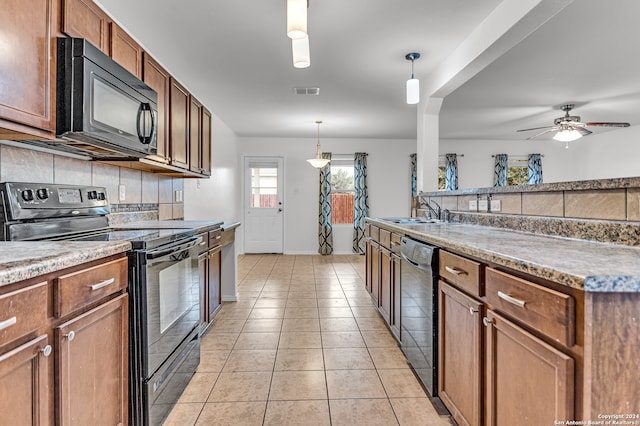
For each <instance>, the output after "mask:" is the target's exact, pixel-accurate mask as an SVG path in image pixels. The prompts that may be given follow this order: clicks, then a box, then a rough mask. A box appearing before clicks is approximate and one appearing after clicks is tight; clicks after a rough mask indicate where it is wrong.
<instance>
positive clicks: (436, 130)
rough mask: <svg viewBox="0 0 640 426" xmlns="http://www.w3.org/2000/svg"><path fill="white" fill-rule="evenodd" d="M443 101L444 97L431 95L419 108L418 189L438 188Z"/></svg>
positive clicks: (433, 189)
mask: <svg viewBox="0 0 640 426" xmlns="http://www.w3.org/2000/svg"><path fill="white" fill-rule="evenodd" d="M442 101H443V99H442V98H435V97H430V98H428V99H427V100H426V101H425V102H423V103H421V104H420V106H421V108H418V150H417V151H416V152H417V153H418V167H417V181H418V191H437V190H438V155H439V153H440V108H442Z"/></svg>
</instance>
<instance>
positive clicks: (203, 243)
mask: <svg viewBox="0 0 640 426" xmlns="http://www.w3.org/2000/svg"><path fill="white" fill-rule="evenodd" d="M205 244H207V243H205V242H204V241H203V242H201V243H200V244H198V245H199V246H203V245H205Z"/></svg>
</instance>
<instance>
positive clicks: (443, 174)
mask: <svg viewBox="0 0 640 426" xmlns="http://www.w3.org/2000/svg"><path fill="white" fill-rule="evenodd" d="M446 188H447V165H446V164H444V162H443V161H442V160H441V161H440V164H438V189H446Z"/></svg>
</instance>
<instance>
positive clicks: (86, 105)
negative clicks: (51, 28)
mask: <svg viewBox="0 0 640 426" xmlns="http://www.w3.org/2000/svg"><path fill="white" fill-rule="evenodd" d="M57 43H58V46H57V78H56V140H53V141H29V142H28V143H32V144H37V145H44V146H47V147H48V148H55V149H56V150H63V151H67V152H72V153H75V154H81V155H83V156H88V157H91V158H95V159H109V158H113V159H123V158H141V157H145V156H148V155H154V154H156V152H157V148H156V147H157V135H156V129H157V126H158V94H157V93H156V92H155V91H154V90H153V89H152V88H150V87H149V86H147V85H146V84H145V83H144V82H142V81H141V80H140V79H139V78H137V77H136V76H135V75H133V74H131V73H130V72H129V71H127V70H126V69H125V68H123V67H122V66H121V65H119V64H118V63H116V62H115V61H114V60H113V59H111V58H110V57H108V56H107V55H105V54H104V53H103V52H102V51H100V50H99V49H98V48H96V47H95V46H93V45H92V44H91V43H89V42H88V41H86V40H85V39H81V38H72V37H66V38H58V40H57Z"/></svg>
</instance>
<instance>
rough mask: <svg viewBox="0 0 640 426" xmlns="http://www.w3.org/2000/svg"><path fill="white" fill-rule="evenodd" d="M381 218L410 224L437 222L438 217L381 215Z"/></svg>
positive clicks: (401, 223)
mask: <svg viewBox="0 0 640 426" xmlns="http://www.w3.org/2000/svg"><path fill="white" fill-rule="evenodd" d="M381 220H384V221H387V222H392V223H397V224H399V225H411V224H414V223H415V224H418V223H438V222H441V221H440V220H438V219H427V218H426V217H383V218H381Z"/></svg>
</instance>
